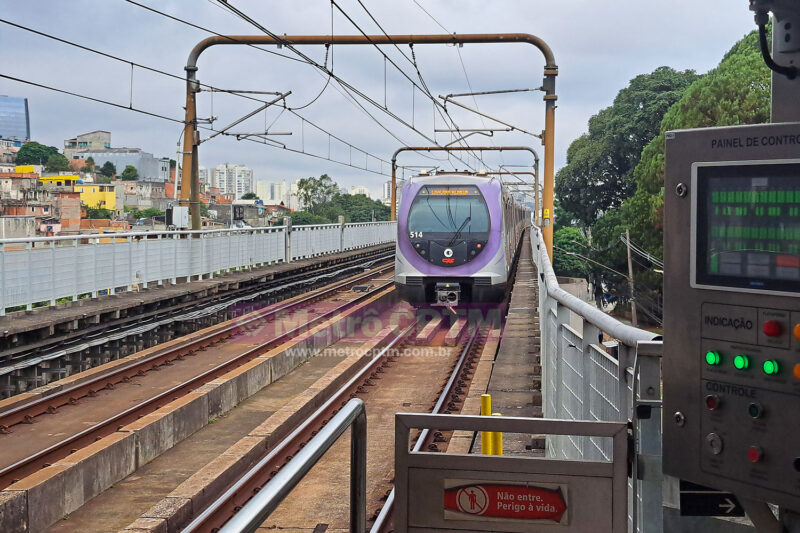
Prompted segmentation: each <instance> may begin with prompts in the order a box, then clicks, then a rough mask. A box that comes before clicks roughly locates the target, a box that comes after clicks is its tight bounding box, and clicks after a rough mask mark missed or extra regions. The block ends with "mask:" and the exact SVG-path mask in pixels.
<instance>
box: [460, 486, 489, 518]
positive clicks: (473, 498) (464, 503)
mask: <svg viewBox="0 0 800 533" xmlns="http://www.w3.org/2000/svg"><path fill="white" fill-rule="evenodd" d="M488 503H489V496H488V495H487V494H486V491H485V490H483V487H481V486H480V485H474V486H470V487H464V488H461V489H458V493H457V495H456V506H457V507H458V510H459V511H461V512H462V513H469V514H478V515H479V514H483V513H484V511H486V504H488Z"/></svg>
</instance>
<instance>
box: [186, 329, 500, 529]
mask: <svg viewBox="0 0 800 533" xmlns="http://www.w3.org/2000/svg"><path fill="white" fill-rule="evenodd" d="M465 325H466V324H465V323H462V324H461V326H460V327H461V328H462V330H463V331H464V332H466V331H467V329H468V328H466V327H465ZM458 327H459V324H458V323H457V324H456V325H455V326H454V327H453V329H455V328H458ZM416 332H417V325H416V324H412V325H411V326H409V327H408V328H406V329H405V330H403V331H402V332H400V333H397V334H395V337H394V339H393V340H392V341H391V342H390V343H389V344H387V345H386V346H385V347H384V348H383V349H382V350H381V351H380V352H379V353H378V354H377V355H376V356H374V357H373V358H372V360H371V361H370V362H369V363H368V364H367V365H366V366H364V367H363V368H362V369H361V370H360V371H359V372H358V373H357V374H356V375H355V376H354V377H352V378H351V379H350V380H349V381H348V382H347V383H346V384H345V385H344V386H343V387H342V388H340V389H339V390H338V391H336V392H335V393H334V394H333V395H332V396H331V397H330V398H329V399H328V400H327V401H326V402H325V403H324V404H323V405H322V406H321V407H320V408H319V409H317V410H316V411H315V412H314V413H313V415H311V416H310V417H308V418H307V419H306V420H305V421H303V422H302V423H301V424H299V425H298V426H297V427H296V428H295V429H294V431H293V432H292V433H291V434H290V435H289V436H288V437H287V438H286V439H284V440H283V441H281V442H280V443H278V444H277V445H276V446H275V447H274V448H272V449H271V450H270V452H269V453H268V455H266V456H265V457H264V458H263V459H261V460H260V461H259V462H258V463H257V464H256V465H255V466H254V467H253V468H251V469H250V470H249V471H247V472H246V473H245V474H244V475H243V476H242V477H241V478H240V479H239V480H238V481H237V482H236V483H234V484H233V486H231V487H230V488H228V490H227V491H226V492H225V493H224V494H222V495H221V496H220V497H219V498H218V499H217V500H216V501H215V502H213V503H212V504H211V505H210V506H208V507H207V509H206V510H205V512H203V513H202V514H201V515H199V516H197V517H196V518H195V520H194V521H193V522H192V523H191V524H189V525H188V526H187V527H186V529H184V530H183V531H184V532H201V531H202V532H207V531H216V530H217V529H218V528H219V527H221V526H222V525H223V524H224V523H225V522H226V521H228V520H229V519H230V518H231V517H232V516H233V515H234V514H235V513H236V512H237V511H238V510H239V509H241V507H242V506H243V505H244V504H245V503H246V502H247V501H248V500H249V499H250V498H251V497H252V496H253V495H254V494H255V493H257V492H258V491H259V490H260V489H261V488H262V487H263V486H264V485H266V484H267V483H268V482H269V480H270V479H271V478H272V477H274V476H275V475H276V473H277V472H278V470H280V469H281V468H282V467H283V466H284V465H286V464H287V463H288V461H289V460H291V458H292V457H293V456H294V455H295V454H296V453H297V451H298V450H299V449H301V448H302V447H303V446H304V445H305V443H306V442H308V441H309V440H310V439H311V438H312V437H313V436H314V435H316V433H317V431H319V429H320V428H322V427H323V426H324V425H325V424H327V422H328V421H329V420H330V419H331V418H332V417H333V416H334V415H335V414H336V413H337V412H338V409H339V408H340V407H341V406H343V405H344V404H345V403H347V401H348V400H349V399H351V398H354V397H363V399H364V401H365V402H366V403H367V406H368V407H367V413H368V415H369V416H370V418H371V419H372V423H371V424H370V425H369V426H368V427H369V429H368V431H370V430H372V432H371V436H370V441H373V444H372V446H371V447H372V448H373V453H371V456H370V466H371V468H376V469H377V471H373V472H370V475H369V476H368V477H369V478H371V479H372V480H378V481H377V482H373V483H371V485H372V487H371V490H369V491H368V501H367V506H368V508H374V509H377V510H376V511H375V514H374V515H373V518H375V517H377V516H378V514H379V510H380V509H379V506H380V504H381V500H383V499H385V498H386V497H387V495H388V494H389V491H390V490H391V483H392V480H391V479H390V478H389V477H388V473H389V472H391V470H392V464H393V463H392V453H393V442H391V439H390V441H389V442H383V443H379V444H377V445H378V446H383V448H384V449H385V450H384V451H385V453H383V454H381V455H382V457H378V458H375V455H376V454H375V453H374V447H375V443H374V441H375V440H377V439H378V438H377V437H375V436H374V433H375V432H376V431H378V430H379V429H381V426H385V427H383V428H382V429H383V433H386V429H388V433H389V434H392V432H393V420H394V413H395V412H396V411H397V410H401V409H402V408H403V407H406V408H408V407H409V406H410V405H411V403H410V401H409V402H408V403H406V402H404V400H411V398H412V397H413V398H414V399H415V400H416V401H418V402H420V403H424V402H425V401H426V400H425V398H426V396H425V394H426V392H427V393H429V394H430V397H431V398H433V399H435V403H434V405H433V408H432V409H431V411H432V412H447V413H450V412H458V411H459V410H460V405H461V402H462V400H463V395H464V394H465V392H466V389H467V388H468V386H469V381H470V377H471V375H472V359H473V358H474V357H475V356H476V354H478V353H480V350H481V349H482V347H483V341H484V340H485V339H486V336H487V329H486V328H485V327H484V328H481V329H479V328H478V327H473V328H472V331H471V333H470V335H469V339H468V340H466V341H465V342H461V343H460V345H459V346H457V347H454V348H451V349H449V350H448V354H447V355H446V356H445V357H443V358H440V359H442V360H441V361H435V359H437V358H436V357H433V358H432V359H431V358H430V357H429V358H428V359H429V360H431V361H432V362H431V363H430V364H424V365H420V364H419V363H420V362H419V361H417V363H416V367H415V365H414V363H413V362H412V361H411V360H412V359H419V358H415V357H407V356H406V357H404V356H403V355H402V351H403V347H404V345H407V344H408V343H409V341H410V340H411V338H412V336H413V334H414V333H416ZM443 336H444V332H443V331H442V330H441V329H440V330H439V332H438V333H437V337H438V339H439V340H441V338H442V337H443ZM395 354H397V355H395ZM420 367H421V368H420ZM445 368H449V369H450V371H449V377H447V379H446V382H445V383H444V385H443V386H442V385H441V381H439V379H440V377H441V373H439V372H441V371H442V370H445ZM420 370H423V371H426V372H427V374H428V377H427V379H428V380H430V379H435V380H436V383H439V384H440V385H439V386H441V387H442V388H441V390H440V391H439V393H438V398H437V395H436V392H435V391H436V389H432V390H429V389H426V388H425V385H427V383H422V381H424V380H422V379H420V378H421V376H420ZM402 377H405V379H406V380H407V381H409V380H410V381H417V380H419V381H420V388H419V389H418V390H415V389H413V388H412V389H411V390H409V388H408V385H407V384H406V386H405V388H404V389H402V391H401V392H402V393H405V394H401V395H399V396H398V394H397V391H396V390H393V388H392V387H393V385H396V384H397V383H396V382H398V381H400V380H401V378H402ZM398 402H400V403H398ZM428 405H430V404H428ZM420 407H422V405H418V408H420ZM422 408H423V409H424V407H422ZM375 419H378V420H379V421H380V422H383V423H382V424H381V423H380V422H379V424H377V425H376V424H374V422H375ZM384 436H385V435H384ZM447 437H448V436H447V435H443V434H442V433H440V432H433V433H430V432H427V431H426V432H422V433H421V434H420V435H418V438H417V442H416V446H417V447H418V448H420V447H423V446H425V447H427V448H428V449H429V450H431V451H438V447H439V446H441V445H442V444H441V443H443V442H446V440H447ZM343 440H344V439H340V441H339V442H337V443H336V445H335V446H336V447H339V452H340V453H337V454H336V455H337V457H323V459H322V461H321V463H324V462H326V461H327V462H328V463H331V464H329V465H328V468H327V469H326V471H325V473H321V474H318V475H317V476H314V475H313V474H312V475H311V476H309V478H308V479H306V480H305V481H304V483H307V485H306V486H305V487H303V484H301V486H300V487H298V489H297V491H296V492H302V493H303V494H299V495H298V494H293V496H290V497H289V498H288V499H287V503H289V504H290V507H289V508H282V507H283V505H285V504H282V506H281V507H279V508H278V510H277V511H276V515H275V516H273V517H271V518H270V519H269V520H268V521H267V522H265V525H266V524H269V527H279V528H280V529H290V530H294V529H298V530H299V529H306V528H314V527H315V523H317V521H319V520H324V521H327V522H331V521H333V522H336V525H331V528H332V530H333V529H336V530H338V529H340V528H341V527H342V524H339V523H338V522H339V521H340V520H337V518H340V519H341V518H342V517H346V516H348V515H347V513H346V512H345V513H344V515H343V514H342V512H341V511H342V509H341V505H342V503H343V502H342V501H341V500H344V508H345V509H346V500H347V498H344V497H343V495H344V494H347V491H346V490H344V492H341V493H340V494H339V497H338V500H340V501H331V500H330V499H328V500H325V499H324V498H320V494H318V492H320V491H322V492H324V491H326V490H327V491H328V492H331V491H335V490H336V488H335V487H333V486H332V485H335V484H336V482H339V483H340V484H341V483H346V481H343V480H342V479H341V478H345V479H346V478H347V476H346V475H344V474H343V473H344V472H346V471H347V469H346V467H345V466H343V465H342V464H340V463H339V462H337V461H338V460H340V459H342V457H344V458H345V460H346V457H347V456H348V453H349V451H348V450H349V447H348V445H347V443H346V442H342V441H343ZM331 451H333V450H331ZM342 452H343V454H344V455H342ZM387 461H388V463H387ZM317 468H319V467H315V469H317ZM315 471H316V470H315ZM326 474H333V475H334V477H335V478H338V479H334V480H331V479H328V478H327V476H326ZM312 476H313V477H314V479H313V481H312V480H311V477H312ZM320 478H322V479H320ZM310 483H313V485H315V486H316V488H314V487H309V486H308V484H310ZM339 488H340V489H341V488H342V487H339ZM295 496H296V497H299V498H302V497H304V496H308V497H307V498H304V499H303V500H302V501H297V498H294V501H292V500H293V497H295ZM308 500H311V502H313V503H311V502H309V501H308ZM320 500H322V501H326V503H325V504H324V505H323V504H322V503H321V502H320ZM388 505H389V506H391V503H389V504H388ZM370 506H371V507H370ZM334 507H336V509H335V510H334ZM315 509H317V510H322V512H323V513H326V512H327V513H332V514H336V515H337V516H334V517H331V516H316V515H315V513H314V512H313V510H315ZM336 511H339V512H338V513H337V512H336ZM299 514H302V515H303V516H298V515H299ZM317 514H319V513H317ZM309 515H311V516H309ZM276 517H277V518H276ZM285 520H290V521H292V523H291V524H288V523H284V521H285ZM276 521H277V522H279V523H276ZM297 521H300V522H302V524H298V523H296V522H297ZM345 527H346V526H345Z"/></svg>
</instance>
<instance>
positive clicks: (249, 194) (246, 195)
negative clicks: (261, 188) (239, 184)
mask: <svg viewBox="0 0 800 533" xmlns="http://www.w3.org/2000/svg"><path fill="white" fill-rule="evenodd" d="M241 199H242V200H260V199H261V198H259V197H258V195H257V194H256V193H254V192H246V193H244V194H243V195H242V198H241Z"/></svg>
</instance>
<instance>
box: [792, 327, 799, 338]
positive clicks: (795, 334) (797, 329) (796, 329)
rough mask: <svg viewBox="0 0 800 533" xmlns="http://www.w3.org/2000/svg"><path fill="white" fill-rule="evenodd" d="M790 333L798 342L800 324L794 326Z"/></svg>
mask: <svg viewBox="0 0 800 533" xmlns="http://www.w3.org/2000/svg"><path fill="white" fill-rule="evenodd" d="M792 333H793V334H794V338H795V339H797V340H799V341H800V324H795V326H794V329H793V330H792Z"/></svg>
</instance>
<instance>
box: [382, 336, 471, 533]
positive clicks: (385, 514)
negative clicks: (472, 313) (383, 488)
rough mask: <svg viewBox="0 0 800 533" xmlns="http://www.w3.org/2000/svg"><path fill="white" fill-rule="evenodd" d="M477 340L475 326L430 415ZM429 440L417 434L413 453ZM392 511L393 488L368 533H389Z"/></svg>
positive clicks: (449, 391)
mask: <svg viewBox="0 0 800 533" xmlns="http://www.w3.org/2000/svg"><path fill="white" fill-rule="evenodd" d="M478 338H479V332H478V327H477V325H476V326H475V330H474V331H473V332H472V335H471V336H470V339H469V341H468V342H467V344H466V346H464V349H463V350H462V352H461V356H460V357H459V358H458V362H457V363H456V367H455V369H454V370H453V372H452V373H451V374H450V379H449V380H448V381H447V384H446V385H445V387H444V390H442V393H441V394H440V395H439V399H438V400H437V401H436V405H434V407H433V409H431V414H434V415H436V414H440V413H441V411H442V407H444V405H445V401H446V399H447V398H448V397H449V396H450V395H451V394H453V392H454V390H455V388H456V387H455V384H456V378H457V376H458V375H459V374H460V373H461V372H462V370H463V369H464V367H465V365H466V361H467V358H468V357H469V354H470V351H471V350H472V348H473V346H474V343H475V341H476V340H477V339H478ZM429 439H430V430H429V429H427V428H426V429H423V430H422V432H421V433H420V434H419V437H418V438H417V442H416V443H414V448H413V451H415V452H418V451H420V450H421V449H422V447H423V446H425V445H426V444H427V443H428V440H429ZM393 510H394V488H392V491H391V492H390V493H389V496H388V497H387V498H386V502H385V503H384V504H383V507H381V511H380V513H378V517H377V518H376V519H375V522H374V523H373V524H372V528H370V533H381V532H384V531H389V530H390V527H389V524H390V521H391V518H392V511H393Z"/></svg>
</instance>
